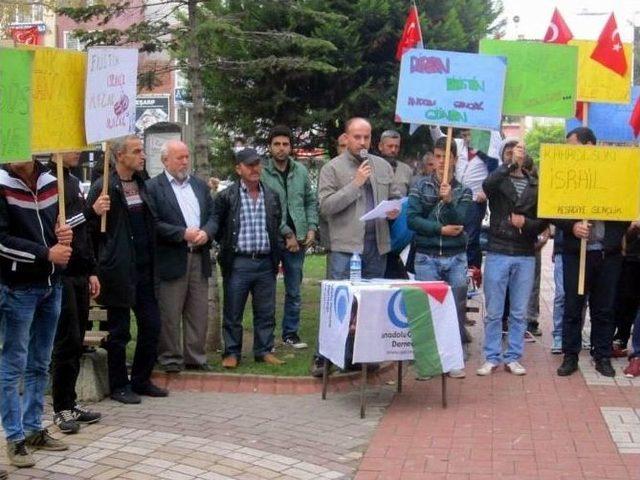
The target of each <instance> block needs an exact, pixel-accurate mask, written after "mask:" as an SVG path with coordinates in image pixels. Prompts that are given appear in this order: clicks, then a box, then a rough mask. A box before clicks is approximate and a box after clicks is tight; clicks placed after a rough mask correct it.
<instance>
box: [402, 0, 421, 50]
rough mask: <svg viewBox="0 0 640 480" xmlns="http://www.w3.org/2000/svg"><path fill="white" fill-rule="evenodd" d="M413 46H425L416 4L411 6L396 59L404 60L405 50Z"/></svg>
mask: <svg viewBox="0 0 640 480" xmlns="http://www.w3.org/2000/svg"><path fill="white" fill-rule="evenodd" d="M411 48H423V44H422V30H421V29H420V19H419V18H418V8H417V7H416V6H415V5H411V7H409V15H408V16H407V21H406V22H405V24H404V30H403V31H402V37H400V41H399V42H398V48H397V49H396V60H398V61H400V60H402V55H403V54H404V52H406V51H407V50H409V49H411Z"/></svg>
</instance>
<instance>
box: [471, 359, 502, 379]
mask: <svg viewBox="0 0 640 480" xmlns="http://www.w3.org/2000/svg"><path fill="white" fill-rule="evenodd" d="M496 368H498V365H496V364H495V363H491V362H484V363H483V364H482V366H481V367H480V368H479V369H478V370H476V374H478V375H480V376H481V377H486V376H487V375H491V374H492V373H493V371H494V370H495V369H496Z"/></svg>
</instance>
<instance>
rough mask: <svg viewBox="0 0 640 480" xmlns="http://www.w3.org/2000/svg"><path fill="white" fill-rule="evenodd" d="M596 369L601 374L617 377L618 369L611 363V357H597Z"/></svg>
mask: <svg viewBox="0 0 640 480" xmlns="http://www.w3.org/2000/svg"><path fill="white" fill-rule="evenodd" d="M596 370H597V371H598V372H599V373H600V375H604V376H605V377H615V376H616V371H615V369H614V368H613V366H612V365H611V359H610V358H597V359H596Z"/></svg>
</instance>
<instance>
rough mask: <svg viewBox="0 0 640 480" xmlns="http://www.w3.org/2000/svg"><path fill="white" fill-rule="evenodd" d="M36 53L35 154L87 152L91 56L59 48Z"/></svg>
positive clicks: (34, 85) (34, 89)
mask: <svg viewBox="0 0 640 480" xmlns="http://www.w3.org/2000/svg"><path fill="white" fill-rule="evenodd" d="M33 52H34V60H33V76H32V85H33V95H32V98H33V122H32V129H33V130H32V135H31V138H32V141H31V149H32V151H33V153H52V152H69V151H78V150H83V149H86V148H87V146H86V145H87V144H86V142H85V136H84V91H85V90H84V89H85V86H84V84H85V76H86V66H87V54H86V53H83V52H74V51H69V50H60V49H55V48H35V49H33Z"/></svg>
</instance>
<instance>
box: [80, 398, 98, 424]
mask: <svg viewBox="0 0 640 480" xmlns="http://www.w3.org/2000/svg"><path fill="white" fill-rule="evenodd" d="M73 414H74V416H75V417H76V421H77V422H80V423H84V424H87V425H90V424H92V423H97V422H99V421H100V419H101V418H102V414H101V413H100V412H94V411H92V410H87V409H86V408H84V407H83V406H82V405H78V404H77V403H76V406H75V407H73Z"/></svg>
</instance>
